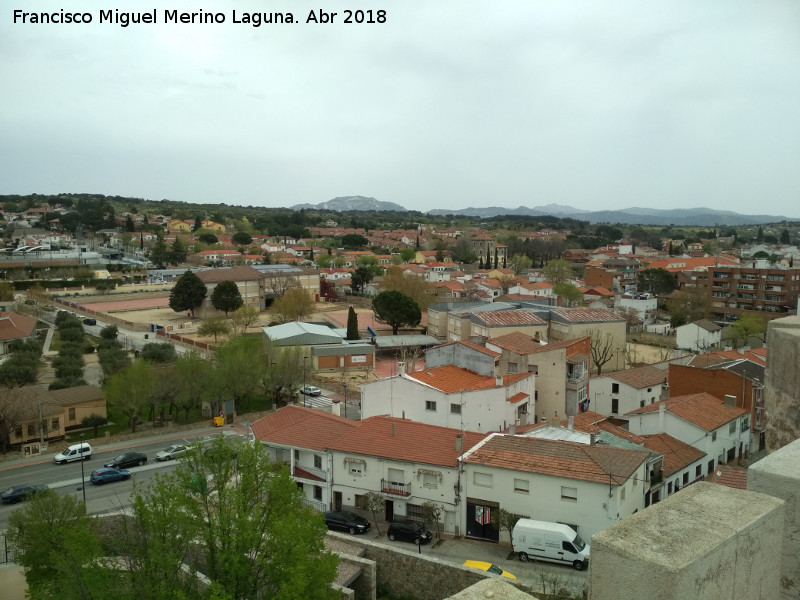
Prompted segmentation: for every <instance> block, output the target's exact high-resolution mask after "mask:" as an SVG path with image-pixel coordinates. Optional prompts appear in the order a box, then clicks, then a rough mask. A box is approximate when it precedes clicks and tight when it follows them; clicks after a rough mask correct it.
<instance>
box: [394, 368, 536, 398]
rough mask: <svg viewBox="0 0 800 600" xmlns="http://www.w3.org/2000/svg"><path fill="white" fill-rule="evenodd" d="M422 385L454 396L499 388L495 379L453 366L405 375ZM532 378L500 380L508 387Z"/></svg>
mask: <svg viewBox="0 0 800 600" xmlns="http://www.w3.org/2000/svg"><path fill="white" fill-rule="evenodd" d="M406 376H407V377H408V378H410V379H414V380H416V381H418V382H420V383H422V384H425V385H428V386H430V387H432V388H434V389H437V390H439V391H441V392H444V393H445V394H455V393H458V392H467V391H474V390H488V389H492V388H496V387H499V386H498V385H497V380H496V378H495V377H487V376H486V375H478V374H477V373H475V372H473V371H468V370H467V369H462V368H461V367H456V366H455V365H444V366H441V367H434V368H432V369H425V370H423V371H416V372H414V373H408V374H407V375H406ZM531 376H533V373H517V374H516V375H506V376H505V377H503V379H502V384H503V386H506V387H507V386H509V385H511V384H512V383H516V382H517V381H520V380H522V379H525V378H526V377H531Z"/></svg>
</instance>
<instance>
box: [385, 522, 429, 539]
mask: <svg viewBox="0 0 800 600" xmlns="http://www.w3.org/2000/svg"><path fill="white" fill-rule="evenodd" d="M386 535H387V536H388V537H389V539H390V540H392V541H394V540H402V541H404V542H414V543H415V544H427V543H428V542H430V541H431V540H432V539H433V534H432V533H431V532H430V531H429V530H428V528H427V527H425V525H423V524H422V523H415V522H414V521H392V522H391V523H390V524H389V529H388V531H387V532H386Z"/></svg>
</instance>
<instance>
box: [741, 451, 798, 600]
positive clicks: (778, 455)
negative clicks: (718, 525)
mask: <svg viewBox="0 0 800 600" xmlns="http://www.w3.org/2000/svg"><path fill="white" fill-rule="evenodd" d="M747 489H748V490H751V491H754V492H759V493H761V494H768V495H770V496H775V497H776V498H780V499H782V500H783V501H784V502H786V516H785V522H784V527H783V557H782V561H781V579H780V588H781V589H780V593H781V598H782V600H789V599H790V598H792V599H795V600H796V599H798V598H800V559H798V557H799V556H800V440H796V441H794V442H792V443H791V444H789V445H787V446H784V447H783V448H781V449H780V450H777V451H776V452H773V453H772V454H770V455H769V456H767V457H766V458H763V459H762V460H760V461H758V462H756V463H755V464H753V465H752V466H751V467H750V468H749V469H748V470H747Z"/></svg>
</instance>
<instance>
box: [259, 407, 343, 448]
mask: <svg viewBox="0 0 800 600" xmlns="http://www.w3.org/2000/svg"><path fill="white" fill-rule="evenodd" d="M357 425H358V421H351V420H350V419H345V418H343V417H338V416H336V415H331V414H328V413H324V412H320V411H318V410H313V409H310V408H304V407H302V406H284V407H283V408H280V409H278V410H276V411H275V412H274V413H271V414H269V415H267V416H265V417H262V418H261V419H259V420H258V421H255V422H254V423H253V425H252V427H253V434H255V436H256V438H257V439H259V440H261V441H264V442H272V443H274V444H283V445H286V446H297V447H303V448H309V449H311V450H325V448H327V446H328V444H329V443H331V442H333V441H334V440H335V439H337V438H339V437H341V436H342V435H344V434H345V433H347V432H348V431H350V430H351V429H353V428H354V427H356V426H357Z"/></svg>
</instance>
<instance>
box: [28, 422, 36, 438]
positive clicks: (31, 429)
mask: <svg viewBox="0 0 800 600" xmlns="http://www.w3.org/2000/svg"><path fill="white" fill-rule="evenodd" d="M28 435H36V427H34V426H33V425H31V424H30V423H29V424H28Z"/></svg>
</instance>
